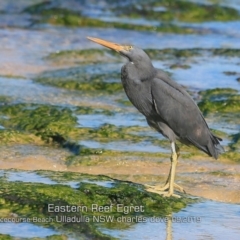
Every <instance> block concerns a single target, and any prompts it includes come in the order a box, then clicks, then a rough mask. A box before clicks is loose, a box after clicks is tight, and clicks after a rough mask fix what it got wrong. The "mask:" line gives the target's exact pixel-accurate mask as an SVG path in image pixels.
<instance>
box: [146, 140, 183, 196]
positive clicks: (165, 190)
mask: <svg viewBox="0 0 240 240" xmlns="http://www.w3.org/2000/svg"><path fill="white" fill-rule="evenodd" d="M171 148H172V155H171V168H170V171H169V174H168V178H167V181H166V183H165V185H164V186H163V187H160V186H148V185H146V187H147V190H148V191H150V192H156V193H159V194H163V195H165V196H176V197H177V196H178V195H176V194H174V188H175V189H177V190H179V191H181V192H185V191H184V189H183V188H182V187H181V186H179V185H178V184H176V183H175V182H174V179H175V174H176V166H177V160H178V156H179V153H178V152H176V149H177V151H178V147H177V146H176V145H175V143H174V142H172V143H171Z"/></svg>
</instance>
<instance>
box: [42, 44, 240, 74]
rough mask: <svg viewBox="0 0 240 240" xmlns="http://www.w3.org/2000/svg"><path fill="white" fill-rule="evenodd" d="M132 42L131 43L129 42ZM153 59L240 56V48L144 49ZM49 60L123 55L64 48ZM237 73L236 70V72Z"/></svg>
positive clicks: (110, 59) (95, 60) (105, 58)
mask: <svg viewBox="0 0 240 240" xmlns="http://www.w3.org/2000/svg"><path fill="white" fill-rule="evenodd" d="M129 44H131V43H129ZM144 51H146V53H147V54H148V55H149V57H150V58H151V59H155V60H167V59H175V58H177V59H179V58H187V59H189V58H193V57H198V56H204V55H206V54H211V55H212V56H222V57H240V49H229V48H204V49H203V48H190V49H177V48H164V49H151V48H147V49H144ZM46 59H47V60H51V61H55V62H57V63H61V62H62V63H68V62H70V63H72V62H75V63H78V64H89V63H110V62H111V63H112V62H114V63H118V62H122V60H121V56H120V55H119V54H118V53H116V52H114V51H111V50H108V49H92V48H91V49H82V50H64V51H59V52H53V53H50V54H49V55H48V56H47V57H46ZM234 74H235V72H234Z"/></svg>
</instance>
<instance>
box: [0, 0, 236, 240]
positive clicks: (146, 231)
mask: <svg viewBox="0 0 240 240" xmlns="http://www.w3.org/2000/svg"><path fill="white" fill-rule="evenodd" d="M191 1H194V2H200V1H198V0H191ZM16 2H17V3H18V4H16ZM34 2H40V0H39V1H34ZM127 2H128V1H123V3H122V4H126V3H127ZM202 2H205V3H211V2H212V1H210V0H204V1H201V3H202ZM218 2H220V4H222V5H224V6H231V7H234V8H236V9H238V10H240V5H239V1H238V0H221V1H218ZM63 4H65V5H66V6H67V7H70V8H73V9H74V8H76V9H77V8H79V9H80V10H82V11H83V12H82V13H83V15H86V16H91V17H95V18H98V19H102V20H105V21H110V22H111V21H118V22H127V23H129V22H131V23H134V24H142V25H152V26H155V25H158V24H159V22H158V21H150V20H146V19H143V18H141V19H128V18H123V19H122V18H119V17H116V16H114V14H113V13H112V12H111V10H109V9H108V8H109V5H108V4H107V2H105V1H101V5H99V6H96V4H94V1H93V3H92V2H89V1H75V4H74V5H72V4H69V2H67V1H66V2H65V3H63ZM84 4H87V7H86V5H84ZM28 5H29V1H28V0H20V1H14V0H10V1H0V10H1V11H2V12H1V11H0V52H1V54H0V75H1V77H0V95H4V96H9V97H11V99H12V100H13V102H14V103H18V102H24V103H38V104H51V105H58V106H66V107H69V108H73V107H75V106H95V107H96V108H101V107H104V108H105V109H111V110H113V111H114V114H113V115H110V116H106V115H104V114H99V113H98V114H89V115H78V116H77V118H78V124H79V127H87V128H98V127H100V126H101V125H102V124H106V123H108V124H113V125H116V126H118V127H121V126H123V127H129V126H142V127H146V126H147V124H146V122H145V118H144V117H143V116H142V115H141V114H140V113H138V112H137V111H136V110H133V107H132V106H130V107H128V106H123V105H121V104H119V103H118V102H116V96H110V95H100V96H99V95H98V96H96V95H93V94H91V95H87V94H83V93H80V92H78V91H69V90H66V89H61V88H55V87H51V86H47V85H45V86H44V85H41V84H38V83H36V82H34V81H33V80H32V79H33V78H34V77H36V75H37V74H39V73H42V72H43V71H47V70H55V69H59V68H62V67H64V68H68V67H72V66H71V64H70V65H69V66H68V65H64V66H57V65H56V64H55V63H53V62H51V61H48V60H46V57H47V56H48V55H49V54H50V53H58V52H60V51H62V50H78V49H86V48H102V47H101V46H98V45H95V44H93V43H91V42H90V41H88V40H87V39H86V36H93V37H99V38H103V39H107V40H109V41H114V42H118V43H130V44H134V45H136V46H139V47H141V48H155V49H165V48H178V49H185V48H238V49H239V48H240V41H239V39H240V31H239V29H240V21H232V22H206V23H180V22H174V24H178V25H180V26H187V27H190V28H195V29H199V32H201V34H189V35H184V34H173V33H159V32H154V31H153V32H145V31H142V32H138V31H131V30H122V29H115V28H109V29H104V28H87V27H86V28H67V27H57V26H51V25H47V24H39V25H33V26H31V27H30V23H31V22H30V20H29V15H28V14H22V13H21V10H22V9H23V8H24V7H26V6H28ZM156 10H158V11H159V10H161V9H156ZM5 12H7V13H11V15H8V14H5ZM13 19H14V21H13ZM177 61H179V62H177V63H181V64H186V65H189V66H190V68H189V69H181V68H177V69H171V68H170V67H171V65H172V64H175V63H176V59H174V60H164V61H158V60H157V61H154V66H156V67H158V68H161V69H163V70H166V71H169V72H170V73H172V77H173V78H174V79H175V80H176V81H177V82H178V83H180V84H183V85H184V86H187V88H188V89H190V90H194V91H199V90H205V89H211V88H216V87H219V88H225V87H228V88H233V89H237V90H238V91H240V84H239V82H237V81H236V78H237V76H238V75H237V76H236V75H226V74H224V72H237V73H239V64H240V60H239V58H234V57H223V56H208V55H206V56H201V57H199V56H196V57H191V58H190V60H188V59H187V60H182V59H178V60H177ZM123 62H124V60H123ZM121 65H122V63H113V64H108V65H105V64H102V65H101V64H99V65H98V66H97V65H91V66H89V67H88V70H89V71H90V72H91V73H102V72H104V71H105V72H106V73H108V72H109V71H114V72H117V71H118V72H120V68H121ZM77 67H79V66H77ZM79 68H80V67H79ZM62 73H63V71H59V76H61V75H62ZM4 75H9V77H10V78H9V77H6V76H4ZM14 76H20V78H18V77H14ZM238 77H239V76H238ZM24 78H26V79H24ZM114 81H116V79H114ZM119 81H120V79H119ZM123 94H124V93H123V92H122V93H120V94H119V96H120V98H122V96H123ZM119 109H120V110H119ZM207 122H208V123H209V126H210V127H211V128H213V129H217V130H221V131H224V132H225V133H227V134H228V135H230V134H236V133H238V132H239V129H240V126H239V124H237V123H236V122H235V123H226V122H223V121H221V120H220V121H218V119H213V118H209V119H207ZM3 128H4V127H3V126H0V129H3ZM136 134H138V135H141V134H142V135H146V133H145V132H137V133H136ZM147 136H154V137H159V139H163V138H162V137H161V136H160V135H159V134H158V133H156V132H154V131H151V130H149V132H147ZM229 143H230V140H229V139H224V141H223V145H224V146H227V145H228V144H229ZM79 144H81V145H84V146H86V147H89V148H102V149H110V150H117V151H126V152H131V151H136V152H149V153H156V152H163V153H170V148H169V149H165V148H162V147H160V146H156V145H153V144H152V143H151V142H148V141H144V142H137V143H134V142H131V143H130V142H127V141H117V140H116V141H111V142H108V143H103V142H98V141H95V140H81V141H79ZM2 149H5V150H2V152H1V156H2V158H3V159H4V158H7V160H8V161H9V162H8V164H9V166H12V165H11V160H12V159H14V161H16V162H17V161H18V159H19V156H20V162H21V157H22V156H28V155H31V156H34V157H35V158H36V159H35V158H34V160H33V161H31V163H32V164H33V165H34V164H35V162H34V161H37V160H38V159H37V156H42V155H44V156H46V162H45V164H46V165H49V166H50V165H51V166H52V165H53V166H54V167H55V164H56V162H55V161H58V160H59V158H60V156H59V155H60V154H62V152H61V153H60V151H59V152H58V151H56V150H54V151H53V150H51V149H50V148H47V147H46V148H45V147H39V146H37V147H36V146H32V145H21V146H17V147H15V146H14V147H12V148H11V147H6V148H2ZM12 150H14V151H15V152H16V154H12V152H11V151H12ZM63 155H64V154H63ZM6 156H7V157H6ZM64 157H66V156H65V155H64ZM52 161H54V163H52ZM27 163H28V162H26V164H27ZM220 163H221V162H220ZM220 163H219V165H220ZM40 164H41V162H40ZM40 164H39V165H38V166H39V168H40ZM188 164H189V165H191V164H192V165H194V164H196V163H195V162H192V163H188ZM197 164H198V165H197ZM197 164H196V165H197V166H196V165H194V166H196V167H195V169H193V168H191V169H190V170H189V171H191V172H190V173H189V172H188V171H187V170H186V174H185V175H184V173H181V175H180V174H179V175H180V176H181V177H182V176H187V177H189V179H190V180H189V181H191V182H194V183H195V182H200V181H202V178H204V177H202V175H201V169H204V168H205V169H207V170H208V167H209V166H210V165H214V167H216V166H217V163H215V162H208V163H207V161H205V162H203V163H201V164H202V165H201V166H200V164H199V163H197ZM5 165H6V164H5ZM49 166H48V169H49V168H50V167H49ZM25 167H27V166H25ZM41 167H42V166H41ZM54 167H53V168H54ZM64 167H65V166H64ZM144 167H145V166H144ZM180 167H181V166H180ZM214 167H212V168H210V167H209V169H210V170H211V171H213V170H214ZM145 168H146V167H145ZM223 168H224V169H223ZM219 169H221V170H226V171H227V173H228V172H229V173H233V175H232V176H231V178H230V177H229V178H221V179H219V178H217V177H216V175H213V176H212V178H211V184H214V186H219V185H222V186H226V187H227V186H230V185H231V184H233V183H234V189H237V186H238V183H239V177H238V174H239V172H237V170H234V169H237V167H236V165H231V164H229V165H227V164H226V165H224V164H222V165H221V166H218V169H216V171H220V170H219ZM72 170H75V169H72ZM197 171H200V173H197ZM154 174H156V172H154ZM0 177H5V178H6V179H7V180H8V181H20V182H33V183H42V184H51V185H55V184H64V185H68V186H71V187H72V188H78V187H79V186H80V184H81V182H86V183H93V184H97V185H99V186H103V187H109V188H110V187H112V186H113V184H114V182H111V181H92V180H88V179H85V180H82V181H66V182H62V181H60V182H58V181H54V180H52V179H51V178H49V177H46V176H44V175H41V174H37V173H35V172H25V171H3V170H0ZM206 181H209V177H208V178H206ZM194 183H193V184H192V187H195V185H194ZM236 192H238V189H237V191H236ZM235 199H236V198H235ZM235 202H237V201H236V200H235ZM172 217H173V218H174V219H176V218H180V219H184V218H185V217H199V218H200V220H201V221H200V222H196V221H192V222H189V223H178V222H174V219H173V221H172V222H171V221H168V223H165V222H151V219H150V218H149V219H148V222H147V223H137V224H134V225H132V226H131V227H129V228H126V229H120V227H119V228H114V229H110V228H109V229H107V228H103V227H102V226H101V225H99V229H101V231H102V232H104V233H106V234H109V235H111V236H114V237H116V238H119V239H151V240H154V239H168V240H170V239H220V240H221V239H224V240H225V239H231V240H232V239H233V240H235V239H236V240H238V239H239V236H240V228H239V222H240V205H239V204H227V203H220V202H216V201H209V200H203V201H201V202H200V203H196V204H192V205H191V206H188V207H186V208H185V209H183V210H181V211H180V212H178V213H174V214H173V215H172ZM0 233H2V234H10V235H11V236H13V237H17V238H29V237H42V238H46V237H47V236H49V235H53V234H62V233H59V232H58V231H56V230H53V229H50V228H45V227H41V226H36V225H34V224H31V223H18V224H15V223H0ZM66 234H67V233H66ZM68 239H71V238H70V237H68ZM72 239H75V238H72Z"/></svg>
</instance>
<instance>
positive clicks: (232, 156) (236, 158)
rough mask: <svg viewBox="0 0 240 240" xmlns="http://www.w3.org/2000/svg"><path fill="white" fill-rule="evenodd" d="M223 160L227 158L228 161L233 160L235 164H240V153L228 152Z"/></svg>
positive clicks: (223, 155)
mask: <svg viewBox="0 0 240 240" xmlns="http://www.w3.org/2000/svg"><path fill="white" fill-rule="evenodd" d="M221 156H222V157H221V158H225V159H228V160H232V161H235V162H240V152H236V151H228V152H225V153H223V154H222V155H221Z"/></svg>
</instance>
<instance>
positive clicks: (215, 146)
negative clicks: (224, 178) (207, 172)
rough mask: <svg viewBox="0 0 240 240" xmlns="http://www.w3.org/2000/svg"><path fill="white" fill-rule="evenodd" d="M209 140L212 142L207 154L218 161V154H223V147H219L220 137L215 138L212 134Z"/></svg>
mask: <svg viewBox="0 0 240 240" xmlns="http://www.w3.org/2000/svg"><path fill="white" fill-rule="evenodd" d="M211 140H212V144H211V145H212V146H211V147H208V150H209V153H210V155H211V156H213V157H214V158H215V159H218V156H219V154H222V153H224V152H225V150H224V148H223V146H221V144H220V141H222V139H221V138H220V137H217V136H215V135H214V134H211Z"/></svg>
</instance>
